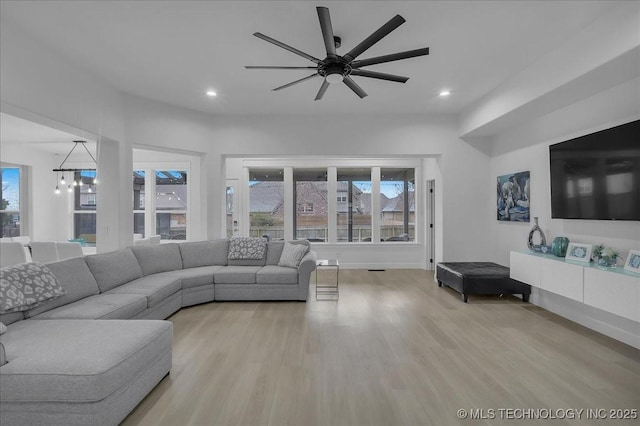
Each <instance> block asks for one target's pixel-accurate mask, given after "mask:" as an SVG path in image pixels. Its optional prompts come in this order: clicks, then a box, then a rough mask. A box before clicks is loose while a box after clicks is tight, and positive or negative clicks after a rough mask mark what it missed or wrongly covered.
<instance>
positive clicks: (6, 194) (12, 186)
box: [2, 167, 20, 210]
mask: <svg viewBox="0 0 640 426" xmlns="http://www.w3.org/2000/svg"><path fill="white" fill-rule="evenodd" d="M2 198H3V199H4V200H6V201H8V202H9V204H7V207H6V210H20V169H19V168H17V167H3V168H2Z"/></svg>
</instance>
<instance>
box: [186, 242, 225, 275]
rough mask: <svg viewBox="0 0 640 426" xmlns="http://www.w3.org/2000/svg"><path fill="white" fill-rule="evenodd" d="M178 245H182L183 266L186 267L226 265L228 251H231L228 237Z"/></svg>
mask: <svg viewBox="0 0 640 426" xmlns="http://www.w3.org/2000/svg"><path fill="white" fill-rule="evenodd" d="M178 246H179V247H180V255H181V256H182V267H183V268H184V269H187V268H197V267H199V266H211V265H222V266H225V265H226V264H227V252H228V251H229V240H228V239H227V238H220V239H217V240H212V241H194V242H187V243H181V244H179V245H178Z"/></svg>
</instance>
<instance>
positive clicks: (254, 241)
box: [229, 237, 267, 260]
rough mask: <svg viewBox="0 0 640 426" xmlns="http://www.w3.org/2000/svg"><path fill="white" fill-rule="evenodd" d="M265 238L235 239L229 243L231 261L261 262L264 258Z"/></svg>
mask: <svg viewBox="0 0 640 426" xmlns="http://www.w3.org/2000/svg"><path fill="white" fill-rule="evenodd" d="M266 247H267V241H266V240H265V239H264V238H254V237H233V238H231V240H230V242H229V260H249V259H250V260H259V259H262V258H263V257H264V253H265V249H266Z"/></svg>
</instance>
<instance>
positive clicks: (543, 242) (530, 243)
mask: <svg viewBox="0 0 640 426" xmlns="http://www.w3.org/2000/svg"><path fill="white" fill-rule="evenodd" d="M533 220H534V221H535V222H536V223H535V225H533V228H531V231H529V241H528V242H527V247H529V250H533V246H534V245H537V244H534V243H533V236H534V234H535V233H536V232H537V233H539V234H540V244H539V245H541V246H546V245H547V239H546V238H545V236H544V232H542V229H540V226H538V216H536V217H534V218H533Z"/></svg>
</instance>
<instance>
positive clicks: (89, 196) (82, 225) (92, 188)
mask: <svg viewBox="0 0 640 426" xmlns="http://www.w3.org/2000/svg"><path fill="white" fill-rule="evenodd" d="M95 179H96V171H95V170H82V171H79V172H74V175H73V186H71V188H72V189H73V194H74V196H73V238H77V239H82V240H85V241H86V243H87V245H89V246H91V245H95V243H96V208H97V205H96V191H97V185H96V184H95Z"/></svg>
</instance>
